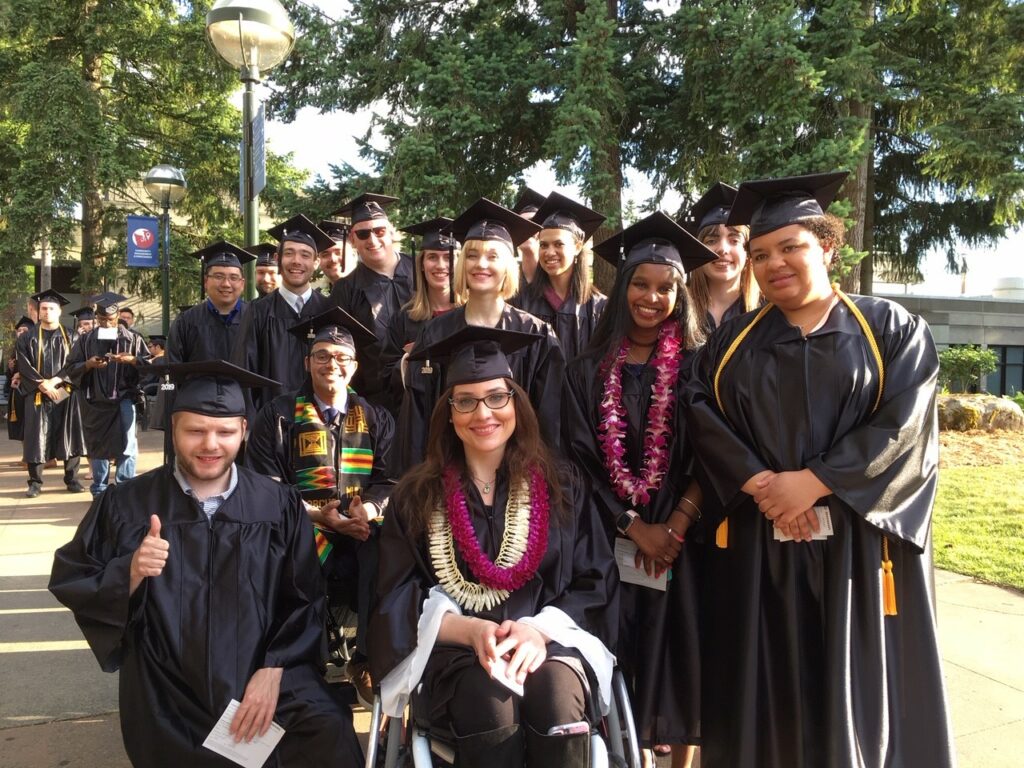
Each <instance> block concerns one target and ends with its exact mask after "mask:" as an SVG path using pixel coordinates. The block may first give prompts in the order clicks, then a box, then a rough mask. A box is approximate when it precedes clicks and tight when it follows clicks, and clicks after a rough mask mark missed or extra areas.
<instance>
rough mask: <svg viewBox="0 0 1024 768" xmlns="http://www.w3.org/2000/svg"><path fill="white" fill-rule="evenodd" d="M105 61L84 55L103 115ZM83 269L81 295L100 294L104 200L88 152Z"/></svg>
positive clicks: (86, 75)
mask: <svg viewBox="0 0 1024 768" xmlns="http://www.w3.org/2000/svg"><path fill="white" fill-rule="evenodd" d="M95 9H96V1H95V0H92V1H91V2H89V3H87V4H86V7H85V13H86V15H88V14H91V13H92V12H93V11H94V10H95ZM101 66H102V59H101V57H100V55H99V54H98V53H96V52H94V51H90V50H86V51H85V52H84V53H83V54H82V85H83V86H84V88H85V91H86V93H87V94H88V95H89V97H90V99H91V100H92V101H93V104H94V106H95V109H96V110H97V111H98V112H100V113H102V107H101V105H100V101H101V98H102V97H101V94H100V85H101V79H102V76H103V75H102V69H101ZM82 179H83V184H82V266H81V271H80V272H79V277H78V282H79V286H78V288H79V290H80V291H81V293H82V294H83V295H84V294H90V293H99V281H98V280H97V277H96V266H97V264H98V262H99V258H100V256H101V254H102V253H103V199H102V196H101V195H100V190H99V168H98V158H97V157H96V156H95V155H94V154H92V153H89V152H87V153H86V154H85V155H83V157H82Z"/></svg>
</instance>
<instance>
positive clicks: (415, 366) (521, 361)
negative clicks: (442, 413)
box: [392, 304, 565, 477]
mask: <svg viewBox="0 0 1024 768" xmlns="http://www.w3.org/2000/svg"><path fill="white" fill-rule="evenodd" d="M466 325H467V323H466V308H465V307H457V308H455V309H453V310H451V311H450V312H445V313H444V314H443V315H441V316H440V317H435V318H434V319H433V320H431V321H429V322H428V323H427V324H426V325H424V326H423V330H422V331H420V335H419V338H418V339H417V340H416V346H415V347H414V348H413V352H415V351H416V350H417V349H422V348H424V347H429V346H430V345H432V344H434V343H435V342H437V341H440V340H441V339H444V338H447V337H448V336H451V335H452V334H453V333H455V332H456V331H458V330H459V329H460V328H465V327H466ZM495 327H496V328H501V329H503V330H507V331H521V332H523V333H535V334H539V335H540V336H541V337H542V338H541V339H540V340H539V341H537V342H536V343H534V344H531V345H530V346H528V347H526V348H525V349H520V350H518V351H516V352H513V353H512V354H511V355H509V364H510V365H511V367H512V378H513V379H514V380H515V382H516V383H517V384H519V386H521V387H522V388H523V389H525V390H526V392H527V394H529V395H530V402H531V403H532V404H533V408H534V410H535V411H536V412H537V419H538V420H539V421H540V431H541V436H542V437H543V438H544V441H545V443H546V444H547V446H548V448H550V449H551V450H552V451H555V452H557V451H559V450H560V447H559V445H560V443H559V441H560V437H559V432H560V427H559V401H560V400H561V387H562V374H563V373H564V371H565V358H564V357H563V356H562V350H561V348H560V347H559V345H558V339H556V338H555V334H554V333H553V332H552V330H551V326H549V325H548V324H547V323H544V322H542V321H540V320H538V319H537V318H536V317H534V316H533V315H531V314H529V313H528V312H523V311H522V310H521V309H516V308H515V307H513V306H510V305H507V304H506V305H505V309H504V310H503V312H502V314H501V319H500V320H499V321H498V324H497V325H496V326H495ZM430 366H431V368H432V369H433V372H432V373H429V374H425V373H423V372H422V368H423V361H421V360H413V361H411V362H410V363H409V367H408V371H407V379H406V388H405V394H404V395H403V398H402V408H401V411H399V414H398V422H397V432H396V434H397V439H396V441H395V447H394V448H393V450H392V457H393V460H394V462H395V465H394V467H393V469H392V474H393V475H394V476H395V477H401V476H402V473H403V472H405V471H406V470H407V469H409V468H410V467H413V466H415V465H416V464H419V463H420V462H421V461H423V456H424V452H425V450H426V440H427V431H428V429H429V426H430V415H431V414H432V413H433V411H434V405H435V404H436V403H437V399H438V398H439V397H440V396H441V394H442V392H443V391H444V369H445V366H444V364H443V363H439V362H438V361H436V360H431V361H430Z"/></svg>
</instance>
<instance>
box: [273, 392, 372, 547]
mask: <svg viewBox="0 0 1024 768" xmlns="http://www.w3.org/2000/svg"><path fill="white" fill-rule="evenodd" d="M348 393H349V399H348V402H349V408H348V413H347V414H345V422H344V424H343V425H342V429H341V445H340V446H339V445H337V442H336V441H335V438H334V434H333V433H332V432H331V430H330V429H328V428H327V425H326V424H324V421H323V418H322V417H321V414H320V411H319V409H318V408H317V407H316V402H315V401H314V400H313V397H312V395H306V394H301V395H298V396H297V397H296V398H295V416H294V422H295V430H294V438H293V443H292V468H293V469H294V470H295V479H296V480H295V485H296V487H297V488H298V489H299V492H300V493H301V494H302V498H303V499H304V500H305V501H307V502H308V503H310V504H312V505H313V506H315V507H322V506H323V505H324V504H326V503H327V502H328V501H330V500H332V499H341V500H342V507H341V508H342V510H344V509H345V508H346V505H345V503H344V502H345V500H346V499H351V498H352V496H355V495H361V494H362V492H363V488H364V486H365V483H366V479H367V478H368V477H369V475H370V473H371V472H372V471H373V439H372V438H371V436H370V430H369V426H368V425H367V423H366V414H365V412H364V410H363V407H362V406H361V405H359V404H358V403H356V402H355V392H353V391H352V390H351V389H349V391H348ZM313 531H314V533H315V536H316V554H317V557H318V558H319V559H320V564H321V565H323V563H324V562H325V561H326V560H327V556H328V555H330V553H331V549H332V548H333V545H332V544H331V542H330V541H328V539H327V536H326V535H325V534H324V532H323V531H322V530H321V529H320V528H317V527H316V526H314V527H313Z"/></svg>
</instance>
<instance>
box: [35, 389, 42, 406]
mask: <svg viewBox="0 0 1024 768" xmlns="http://www.w3.org/2000/svg"><path fill="white" fill-rule="evenodd" d="M35 402H36V407H37V408H38V407H39V406H40V405H42V404H43V393H42V392H36V400H35Z"/></svg>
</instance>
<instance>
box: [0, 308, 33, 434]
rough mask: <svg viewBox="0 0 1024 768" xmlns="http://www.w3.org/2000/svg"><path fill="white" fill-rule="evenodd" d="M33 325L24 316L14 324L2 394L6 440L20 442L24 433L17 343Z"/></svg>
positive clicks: (23, 404) (23, 407)
mask: <svg viewBox="0 0 1024 768" xmlns="http://www.w3.org/2000/svg"><path fill="white" fill-rule="evenodd" d="M34 325H35V323H33V322H32V320H31V319H30V318H29V317H28V316H26V315H22V316H21V319H19V320H18V322H17V323H15V324H14V345H13V346H12V347H11V349H10V351H9V353H8V355H7V359H6V362H7V365H6V372H7V377H6V378H5V379H4V394H5V395H7V439H8V440H21V438H22V435H23V434H24V431H25V396H24V395H23V394H22V393H21V374H19V373H18V350H17V342H18V339H19V338H21V336H23V335H24V334H26V333H28V332H29V331H30V330H31V329H32V327H33V326H34Z"/></svg>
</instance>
